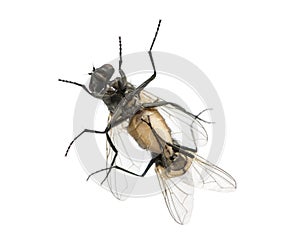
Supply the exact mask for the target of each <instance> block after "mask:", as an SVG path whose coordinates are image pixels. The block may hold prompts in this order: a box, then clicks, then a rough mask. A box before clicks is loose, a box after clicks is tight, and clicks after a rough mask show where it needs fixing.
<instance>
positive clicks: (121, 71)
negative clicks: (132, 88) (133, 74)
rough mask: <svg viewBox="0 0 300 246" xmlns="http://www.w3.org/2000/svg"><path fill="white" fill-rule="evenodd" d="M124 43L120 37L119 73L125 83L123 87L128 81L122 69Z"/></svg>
mask: <svg viewBox="0 0 300 246" xmlns="http://www.w3.org/2000/svg"><path fill="white" fill-rule="evenodd" d="M122 63H123V60H122V41H121V36H119V73H120V75H121V80H122V82H123V85H124V84H125V82H126V81H127V78H126V75H125V73H124V71H123V69H122Z"/></svg>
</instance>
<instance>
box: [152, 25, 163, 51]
mask: <svg viewBox="0 0 300 246" xmlns="http://www.w3.org/2000/svg"><path fill="white" fill-rule="evenodd" d="M160 23H161V20H159V22H158V25H157V29H156V32H155V36H154V38H153V41H152V44H151V47H150V51H151V50H152V48H153V45H154V42H155V40H156V37H157V34H158V30H159V27H160Z"/></svg>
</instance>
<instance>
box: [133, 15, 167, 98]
mask: <svg viewBox="0 0 300 246" xmlns="http://www.w3.org/2000/svg"><path fill="white" fill-rule="evenodd" d="M160 23H161V20H159V22H158V25H157V29H156V32H155V35H154V38H153V41H152V44H151V46H150V49H149V51H148V54H149V57H150V61H151V65H152V68H153V74H152V75H151V77H150V78H149V79H147V80H146V81H145V82H144V83H142V84H141V85H140V86H139V87H137V88H136V89H135V90H134V92H133V93H134V94H138V93H140V92H141V91H142V90H143V89H144V88H145V87H146V86H147V85H148V84H149V83H150V82H151V81H152V80H154V79H155V77H156V68H155V64H154V61H153V57H152V48H153V45H154V43H155V40H156V37H157V34H158V30H159V27H160Z"/></svg>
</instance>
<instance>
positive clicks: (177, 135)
mask: <svg viewBox="0 0 300 246" xmlns="http://www.w3.org/2000/svg"><path fill="white" fill-rule="evenodd" d="M140 97H141V99H140V100H141V101H142V102H145V103H148V104H153V105H155V103H158V104H161V106H157V107H155V108H156V109H158V111H159V112H160V113H161V114H162V116H163V117H164V119H165V120H166V121H167V124H168V125H169V127H170V128H171V129H172V138H173V139H174V140H175V141H176V142H177V143H178V144H179V145H182V146H186V147H189V148H191V149H194V150H197V147H199V146H204V145H205V144H207V142H208V134H207V131H206V129H205V128H204V126H203V124H202V123H203V121H202V119H201V118H200V115H199V116H196V115H193V114H192V113H190V112H188V111H187V110H185V109H184V108H182V107H181V106H180V105H177V104H175V103H171V102H166V101H164V100H163V99H161V98H158V97H156V96H155V95H152V94H151V93H150V92H148V91H145V90H144V91H142V92H141V94H140ZM203 112H205V111H203Z"/></svg>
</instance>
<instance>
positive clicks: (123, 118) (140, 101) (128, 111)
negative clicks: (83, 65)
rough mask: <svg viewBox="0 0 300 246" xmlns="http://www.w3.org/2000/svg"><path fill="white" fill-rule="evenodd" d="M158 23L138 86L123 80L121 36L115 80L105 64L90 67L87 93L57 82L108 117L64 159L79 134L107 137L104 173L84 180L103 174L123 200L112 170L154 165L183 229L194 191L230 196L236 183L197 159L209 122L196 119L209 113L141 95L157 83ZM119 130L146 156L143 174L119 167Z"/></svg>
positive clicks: (187, 219) (140, 175)
mask: <svg viewBox="0 0 300 246" xmlns="http://www.w3.org/2000/svg"><path fill="white" fill-rule="evenodd" d="M160 24H161V20H159V23H158V26H157V29H156V33H155V35H154V38H153V41H152V43H151V46H150V49H149V51H148V54H149V58H150V61H151V65H152V68H153V74H152V75H151V76H150V77H149V78H148V79H147V80H146V81H144V82H143V83H141V84H140V85H139V86H138V87H135V86H134V85H132V84H131V83H129V82H128V81H127V78H126V75H125V73H124V71H123V70H122V62H123V61H122V43H121V37H119V68H118V71H119V74H120V76H119V77H116V78H115V79H112V80H111V78H112V76H113V74H114V72H115V70H114V68H113V66H112V65H110V64H105V65H103V66H101V67H99V68H95V67H93V70H92V72H91V73H89V74H90V76H91V78H90V83H89V87H88V88H87V87H86V86H85V85H84V84H80V83H76V82H72V81H69V80H62V79H59V81H61V82H66V83H70V84H74V85H77V86H81V87H82V88H83V89H84V90H85V91H86V92H87V93H89V94H90V95H91V96H93V97H95V98H98V99H100V100H102V101H103V102H104V103H105V104H106V106H107V108H108V110H109V112H110V114H109V120H108V123H107V126H106V128H105V130H103V131H97V130H91V129H84V130H83V131H82V132H81V133H80V134H78V135H77V136H76V137H75V138H74V139H73V141H72V142H71V143H70V145H69V146H68V148H67V151H66V154H65V156H67V154H68V151H69V149H70V147H71V146H72V144H73V143H74V142H75V141H76V140H77V139H78V138H79V137H80V136H82V135H83V134H84V133H96V134H105V135H106V138H107V150H106V152H107V158H106V168H103V169H101V170H97V171H95V172H93V173H91V174H90V175H89V176H88V179H89V178H90V177H91V176H92V175H95V174H96V173H100V172H106V176H105V178H104V179H103V181H102V182H101V184H103V182H105V181H107V182H108V184H109V187H110V190H111V192H112V194H113V195H114V196H115V197H116V198H118V199H122V191H121V188H120V186H118V185H116V184H115V182H112V177H111V176H112V172H113V170H114V171H115V170H119V171H121V172H124V173H127V174H130V175H134V176H138V177H144V176H145V175H146V174H147V172H148V171H149V169H150V168H151V167H152V166H153V165H155V172H156V174H157V177H158V180H159V184H160V187H161V191H162V194H163V196H164V199H165V202H166V205H167V207H168V210H169V212H170V214H171V216H172V217H173V219H174V220H175V221H176V222H177V223H179V224H185V223H187V222H188V221H189V219H190V216H191V212H192V207H193V191H194V187H201V188H206V189H211V190H216V191H230V190H234V189H236V181H235V180H234V178H233V177H232V176H231V175H230V174H228V173H227V172H225V171H224V170H222V169H221V168H219V167H217V166H216V165H214V164H212V163H210V162H209V161H207V160H205V159H204V158H202V157H200V156H199V155H198V154H197V151H198V149H197V141H198V140H199V139H200V138H201V139H202V140H204V141H207V139H208V137H207V132H206V130H205V128H204V127H203V125H202V123H209V122H207V121H205V120H203V119H201V118H200V115H201V114H202V113H203V112H205V111H206V110H208V109H206V110H203V111H201V112H200V113H199V114H197V115H194V114H192V113H191V112H189V111H187V110H185V109H184V108H183V107H181V106H180V105H178V104H175V103H172V102H168V101H165V100H163V99H161V98H158V97H156V96H155V95H152V94H151V93H149V92H147V91H146V90H145V88H146V87H147V86H148V85H149V83H150V82H151V81H153V80H154V79H155V78H156V68H155V64H154V60H153V57H152V48H153V45H154V43H155V40H156V38H157V34H158V31H159V28H160ZM163 113H164V114H166V115H168V117H170V118H171V119H174V120H177V121H180V123H181V124H183V125H185V126H186V129H187V131H184V130H183V129H182V132H181V133H182V134H183V135H184V136H185V137H187V138H188V139H190V140H191V141H192V142H194V145H191V146H185V145H183V144H181V143H180V141H178V140H177V139H176V137H175V133H174V131H173V130H172V129H171V127H169V125H168V124H167V122H166V120H165V118H164V116H163ZM124 130H125V131H126V132H127V133H128V134H129V135H130V136H131V137H132V138H133V139H134V140H135V141H136V143H137V144H138V145H139V147H140V148H141V149H144V150H145V151H148V152H150V153H151V157H152V158H151V160H150V161H149V163H148V165H147V167H146V168H145V170H144V171H143V172H142V173H137V172H133V171H132V170H129V169H127V168H124V167H123V166H122V160H121V158H120V157H119V155H118V154H119V153H118V149H117V146H116V145H115V142H116V141H117V140H116V139H117V137H118V135H120V134H119V133H120V131H124ZM197 136H198V138H197ZM199 136H200V138H199Z"/></svg>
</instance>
